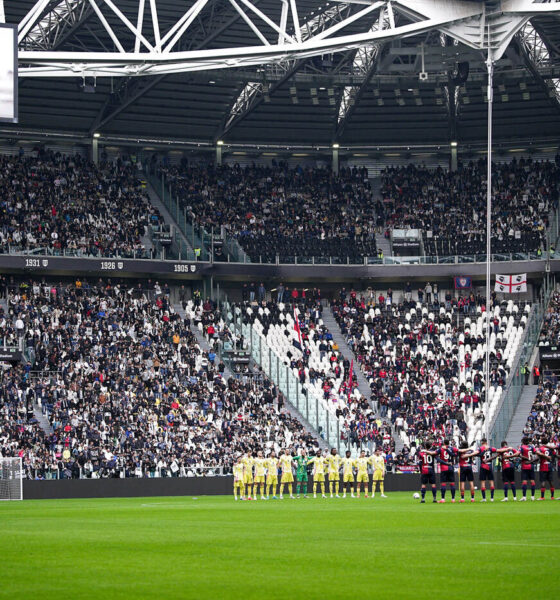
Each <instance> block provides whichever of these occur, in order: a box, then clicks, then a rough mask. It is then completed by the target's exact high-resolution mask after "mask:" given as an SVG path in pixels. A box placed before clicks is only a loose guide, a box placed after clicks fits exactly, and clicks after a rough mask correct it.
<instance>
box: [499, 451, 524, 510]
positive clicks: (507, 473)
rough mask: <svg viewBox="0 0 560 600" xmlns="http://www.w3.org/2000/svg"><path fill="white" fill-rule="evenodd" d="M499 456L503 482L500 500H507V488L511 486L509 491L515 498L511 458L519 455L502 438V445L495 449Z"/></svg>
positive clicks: (513, 469) (513, 471)
mask: <svg viewBox="0 0 560 600" xmlns="http://www.w3.org/2000/svg"><path fill="white" fill-rule="evenodd" d="M497 453H498V455H499V456H500V462H501V463H502V481H503V483H504V498H503V500H502V502H507V501H508V488H509V487H511V493H512V494H513V499H514V500H517V495H516V489H515V467H514V466H513V462H512V461H513V459H514V458H515V457H516V456H519V451H518V450H516V449H515V448H512V447H511V446H508V443H507V442H506V441H505V440H504V441H503V442H502V447H501V448H499V449H498V450H497Z"/></svg>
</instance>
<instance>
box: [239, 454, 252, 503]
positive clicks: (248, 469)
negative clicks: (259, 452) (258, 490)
mask: <svg viewBox="0 0 560 600" xmlns="http://www.w3.org/2000/svg"><path fill="white" fill-rule="evenodd" d="M242 462H243V468H244V476H243V480H244V483H245V489H246V492H247V495H246V498H247V500H251V488H252V487H253V464H254V458H253V453H252V452H251V451H250V450H249V452H247V454H245V456H244V457H243V461H242Z"/></svg>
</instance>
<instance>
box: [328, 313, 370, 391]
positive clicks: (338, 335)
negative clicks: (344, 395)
mask: <svg viewBox="0 0 560 600" xmlns="http://www.w3.org/2000/svg"><path fill="white" fill-rule="evenodd" d="M322 318H323V323H324V324H325V327H326V328H327V329H328V330H329V332H330V333H331V334H332V336H333V340H334V341H335V342H336V343H337V344H338V347H339V349H340V352H341V354H342V356H344V357H345V358H347V359H349V360H350V359H352V358H353V357H354V353H353V352H352V349H351V348H350V346H349V345H348V343H347V342H346V338H345V337H344V335H343V334H342V331H341V330H340V326H339V325H338V323H337V322H336V319H335V318H334V315H333V313H332V310H331V307H330V306H329V307H328V308H327V309H326V310H324V311H323V315H322ZM354 373H355V374H356V379H357V380H358V389H359V390H360V394H362V396H365V397H366V398H367V399H368V400H369V399H370V398H371V388H370V386H369V383H368V380H367V379H366V377H365V375H364V374H363V372H362V369H361V368H360V365H359V364H358V362H357V361H356V362H354Z"/></svg>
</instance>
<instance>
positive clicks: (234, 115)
mask: <svg viewBox="0 0 560 600" xmlns="http://www.w3.org/2000/svg"><path fill="white" fill-rule="evenodd" d="M230 1H232V2H234V0H230ZM282 1H283V5H282V15H281V19H280V24H281V27H280V28H281V29H282V30H283V31H285V30H286V24H287V19H288V13H289V7H288V0H282ZM290 6H291V9H292V14H293V19H294V29H295V30H296V37H298V39H300V41H305V40H308V39H310V38H311V37H312V36H313V35H314V34H316V33H317V32H319V31H323V30H325V29H327V28H328V27H329V26H331V25H332V23H336V22H339V21H340V20H342V18H343V14H344V13H343V11H344V10H345V9H346V8H347V7H348V5H347V4H342V3H341V4H339V5H337V6H335V7H334V8H333V7H330V6H326V7H325V8H324V9H321V10H320V11H319V12H318V14H316V15H314V16H313V17H312V18H311V19H309V20H308V21H306V22H305V23H304V24H303V25H301V26H300V23H299V17H298V15H297V12H295V13H294V10H295V3H294V0H290ZM296 23H297V27H296ZM303 64H304V61H295V62H294V61H285V62H282V63H280V64H279V66H280V69H284V71H285V72H284V76H283V77H282V78H281V79H280V81H276V82H275V83H272V84H269V83H267V82H265V81H249V82H247V83H246V84H245V85H244V86H243V87H242V88H241V89H240V90H239V92H238V94H237V96H236V98H235V100H234V101H233V103H232V105H231V108H230V110H229V111H228V112H227V113H226V115H225V116H224V118H223V119H222V121H221V123H220V126H219V127H218V129H217V130H216V132H215V135H214V139H218V138H220V137H223V136H224V135H225V134H226V133H227V132H228V131H230V130H231V129H233V127H235V126H236V125H237V124H238V123H240V122H241V121H243V119H245V118H246V117H247V116H249V115H250V114H251V113H252V112H253V111H254V110H255V109H256V108H257V107H258V106H260V104H262V102H263V101H264V100H265V98H270V96H271V95H272V94H274V93H275V92H276V90H278V88H279V87H280V86H281V85H282V84H284V83H285V82H287V81H288V80H289V79H291V78H292V77H293V76H294V75H295V74H296V73H297V71H298V70H299V69H300V68H301V67H302V66H303Z"/></svg>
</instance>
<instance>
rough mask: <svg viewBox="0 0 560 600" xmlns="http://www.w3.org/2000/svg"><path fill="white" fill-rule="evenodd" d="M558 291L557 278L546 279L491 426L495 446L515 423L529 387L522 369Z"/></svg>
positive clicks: (492, 442)
mask: <svg viewBox="0 0 560 600" xmlns="http://www.w3.org/2000/svg"><path fill="white" fill-rule="evenodd" d="M554 288H555V282H554V278H551V277H546V278H545V279H544V280H543V289H542V291H541V295H540V298H538V300H537V302H535V303H534V304H533V310H532V311H531V315H530V317H529V321H528V322H527V327H526V328H525V334H524V336H523V340H522V344H523V346H522V350H521V352H520V353H519V355H518V357H517V360H516V362H515V364H514V365H513V368H512V370H511V374H510V378H509V381H508V382H507V384H506V387H505V390H504V393H503V394H502V398H501V400H500V403H499V405H498V408H497V409H496V413H495V416H494V418H493V420H492V422H491V423H490V426H489V427H488V431H489V432H490V435H489V437H490V442H491V444H492V445H494V446H496V445H499V444H500V442H501V441H502V440H503V439H505V438H506V435H507V432H508V430H509V426H510V424H511V420H512V418H513V415H514V413H515V410H516V408H517V405H518V403H519V399H520V397H521V394H522V391H523V387H524V385H525V377H524V374H523V373H521V366H522V365H524V364H525V363H528V362H529V360H530V358H531V354H532V353H533V350H534V348H535V345H536V343H537V341H538V339H539V335H540V331H541V329H542V326H543V322H544V314H545V311H546V308H547V306H548V302H549V300H550V297H551V295H552V292H553V291H554Z"/></svg>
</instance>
